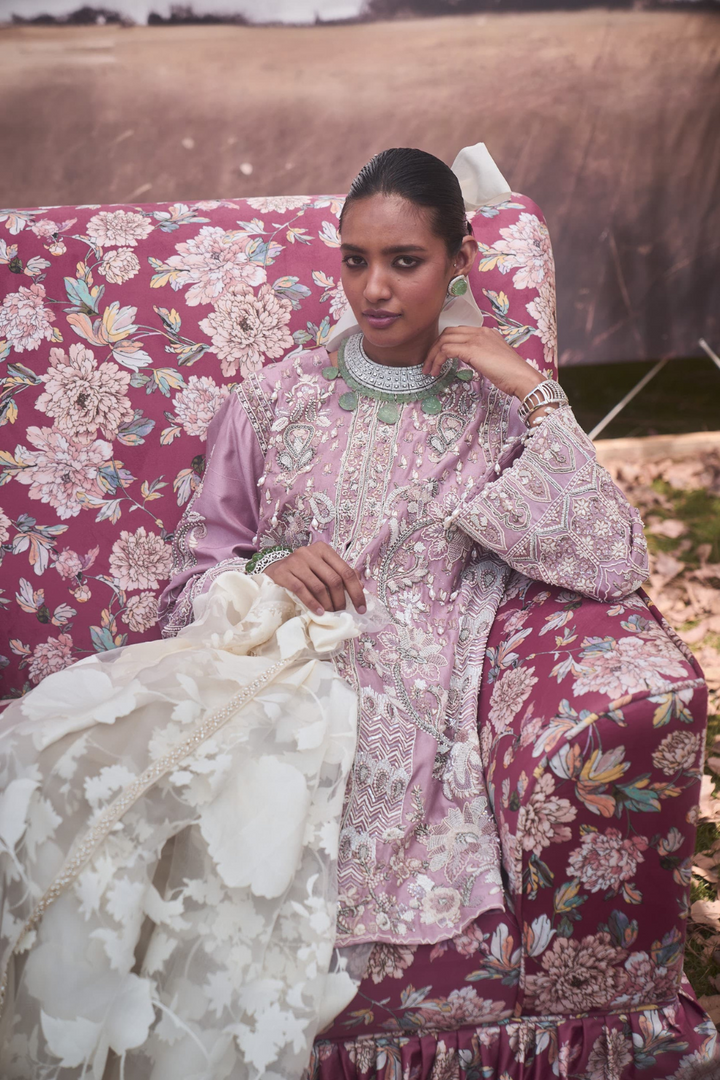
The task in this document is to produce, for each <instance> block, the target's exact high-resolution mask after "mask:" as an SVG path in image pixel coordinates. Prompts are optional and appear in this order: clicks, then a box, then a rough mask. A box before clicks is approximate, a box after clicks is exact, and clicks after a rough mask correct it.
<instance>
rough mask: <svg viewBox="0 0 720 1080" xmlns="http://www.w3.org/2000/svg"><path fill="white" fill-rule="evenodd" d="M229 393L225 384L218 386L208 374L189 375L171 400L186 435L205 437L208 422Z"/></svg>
mask: <svg viewBox="0 0 720 1080" xmlns="http://www.w3.org/2000/svg"><path fill="white" fill-rule="evenodd" d="M229 394H230V390H229V388H228V387H227V386H218V385H217V383H216V382H215V381H214V380H213V379H211V378H210V377H209V376H208V375H201V376H197V375H191V376H190V378H189V379H188V384H187V386H186V387H185V389H184V390H182V391H181V392H180V393H179V394H178V395H177V396H176V398H175V400H174V402H173V405H174V406H175V415H176V416H177V418H178V421H179V422H180V424H181V425H182V427H183V430H184V431H185V432H186V433H187V434H188V435H198V436H199V437H200V438H201V439H205V438H207V429H208V424H209V423H210V421H211V420H212V418H213V416H214V415H215V413H216V412H217V411H218V409H219V408H220V406H221V405H222V403H223V401H224V400H225V398H226V397H228V395H229Z"/></svg>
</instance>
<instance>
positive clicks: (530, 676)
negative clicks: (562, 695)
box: [490, 667, 537, 733]
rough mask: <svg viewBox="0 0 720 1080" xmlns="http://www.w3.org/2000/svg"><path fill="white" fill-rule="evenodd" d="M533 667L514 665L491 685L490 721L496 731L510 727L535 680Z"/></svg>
mask: <svg viewBox="0 0 720 1080" xmlns="http://www.w3.org/2000/svg"><path fill="white" fill-rule="evenodd" d="M534 672H535V668H534V667H528V668H525V667H516V668H511V669H510V671H506V672H505V674H504V675H503V676H502V678H500V679H499V680H498V681H497V682H496V683H495V686H494V687H493V692H492V695H491V697H490V722H491V724H492V726H493V727H494V728H495V731H496V732H498V733H499V732H500V731H502V730H504V729H505V728H508V727H510V725H511V724H512V722H513V720H514V719H515V717H516V716H517V714H518V713H519V711H520V709H521V708H522V706H523V703H524V702H525V701H526V699H527V698H528V697H529V695H530V692H531V691H532V688H533V686H534V685H535V683H536V682H537V679H536V678H535V675H534Z"/></svg>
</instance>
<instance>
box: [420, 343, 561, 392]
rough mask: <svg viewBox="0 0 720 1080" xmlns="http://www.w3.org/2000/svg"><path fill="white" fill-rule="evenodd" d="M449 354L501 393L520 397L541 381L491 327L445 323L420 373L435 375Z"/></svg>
mask: <svg viewBox="0 0 720 1080" xmlns="http://www.w3.org/2000/svg"><path fill="white" fill-rule="evenodd" d="M453 356H454V357H457V359H458V360H462V362H463V363H465V364H467V365H468V367H471V368H473V369H474V370H475V371H477V372H478V373H479V374H480V375H484V376H485V378H486V379H489V380H490V382H491V383H492V384H493V385H494V386H497V388H498V390H502V392H503V393H504V394H514V396H515V397H517V398H520V399H522V398H524V397H525V395H526V394H529V393H530V391H531V390H534V389H535V387H536V386H539V385H540V383H541V382H542V381H543V377H542V375H541V374H540V373H539V372H538V371H536V370H535V368H534V367H531V366H530V364H528V363H527V361H525V360H523V358H522V356H518V354H517V353H516V351H515V349H513V348H512V346H510V345H508V344H507V342H506V341H505V339H504V338H503V336H502V334H501V333H500V331H499V330H496V329H495V328H494V327H486V326H448V327H447V328H446V329H445V330H443V332H442V333H441V334H440V336H439V337H438V339H437V340H436V342H435V344H434V345H433V346H432V348H431V349H430V352H429V353H428V354H427V357H426V358H425V363H424V364H423V369H422V370H423V374H425V375H439V374H440V369H441V368H442V366H443V364H444V363H445V361H446V360H448V359H449V358H450V357H453Z"/></svg>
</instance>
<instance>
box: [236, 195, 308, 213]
mask: <svg viewBox="0 0 720 1080" xmlns="http://www.w3.org/2000/svg"><path fill="white" fill-rule="evenodd" d="M247 201H248V203H249V204H250V206H252V208H253V210H259V211H260V213H261V214H270V213H274V214H282V213H284V212H285V211H286V210H299V209H300V207H301V206H310V205H312V199H311V198H309V196H307V195H270V196H268V197H265V198H257V199H248V200H247Z"/></svg>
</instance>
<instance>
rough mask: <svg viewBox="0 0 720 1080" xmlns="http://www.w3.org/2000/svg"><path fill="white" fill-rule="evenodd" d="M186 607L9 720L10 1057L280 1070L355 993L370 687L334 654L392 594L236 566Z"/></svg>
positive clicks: (5, 723)
mask: <svg viewBox="0 0 720 1080" xmlns="http://www.w3.org/2000/svg"><path fill="white" fill-rule="evenodd" d="M371 599H374V598H370V597H369V598H368V601H369V602H371ZM195 616H196V618H195V621H194V622H193V623H191V624H190V625H189V626H187V627H186V628H185V629H184V630H182V631H181V632H180V633H179V634H178V636H177V637H174V638H170V639H167V640H164V641H154V642H149V643H144V644H138V645H130V646H125V647H124V648H121V649H118V650H116V651H114V652H106V653H100V654H98V655H96V656H91V657H87V658H86V659H84V660H82V661H80V662H79V663H77V664H74V665H73V666H72V667H70V668H67V669H65V670H64V671H61V672H58V673H56V674H54V675H50V676H49V677H48V678H46V679H45V680H44V681H43V682H42V683H41V684H40V685H39V686H38V687H36V688H35V689H34V690H32V691H31V692H30V693H28V694H27V695H26V696H25V697H24V698H22V699H19V700H18V701H17V702H13V703H12V704H11V705H10V706H9V707H8V708H7V710H6V711H5V714H4V716H3V717H2V718H1V719H0V792H1V794H0V864H1V866H0V869H1V872H2V879H1V880H2V923H1V927H0V948H1V950H2V951H1V954H0V956H1V963H2V973H3V983H2V993H3V997H4V1001H3V1005H2V1016H1V1018H0V1075H2V1077H3V1078H4V1080H15V1078H23V1080H26V1078H27V1080H41V1078H43V1080H45V1078H47V1080H50V1078H53V1080H56V1078H57V1080H75V1078H77V1080H80V1078H87V1080H90V1078H92V1080H109V1078H110V1077H112V1078H118V1080H150V1078H152V1080H178V1078H179V1077H182V1078H183V1080H225V1078H231V1080H236V1078H237V1080H240V1078H243V1080H244V1078H248V1080H250V1078H256V1077H265V1078H268V1080H271V1078H277V1080H279V1078H283V1080H289V1078H292V1077H300V1076H301V1074H302V1072H303V1069H304V1068H305V1066H306V1064H307V1060H308V1058H309V1055H310V1050H311V1046H312V1042H313V1039H314V1037H315V1034H316V1032H317V1031H318V1030H321V1029H322V1027H323V1026H324V1025H325V1024H326V1023H327V1022H328V1021H329V1020H331V1019H332V1018H333V1016H335V1015H336V1014H337V1012H339V1011H340V1010H341V1009H342V1008H344V1006H345V1005H346V1004H347V1003H348V1001H350V1000H351V999H352V997H353V996H354V993H355V990H356V987H357V984H358V982H359V977H360V975H361V974H362V972H361V971H355V970H354V969H352V964H348V957H349V955H350V954H351V951H348V954H347V955H341V952H342V951H340V952H339V951H338V950H335V949H334V941H335V917H336V907H337V894H336V877H337V845H338V835H339V829H340V816H341V810H342V802H343V794H344V788H345V782H346V779H347V776H348V773H349V770H350V766H351V763H352V759H353V755H354V752H355V743H356V721H357V697H356V693H355V691H354V690H353V689H351V687H350V686H349V685H348V684H347V683H346V682H345V681H344V680H343V679H342V678H341V677H340V676H339V675H338V674H337V673H336V672H335V669H334V667H333V664H332V662H331V661H330V660H329V659H328V658H329V657H330V655H331V654H332V652H333V650H334V649H335V648H336V647H337V646H338V645H339V644H340V642H341V641H343V640H344V639H346V638H349V637H356V636H358V635H359V634H360V633H361V632H362V631H363V630H364V629H371V628H372V629H375V628H376V627H377V626H378V625H380V624H381V623H382V622H384V619H383V618H382V613H381V612H380V613H379V614H378V612H377V611H376V609H375V605H374V604H372V603H371V604H370V607H369V609H368V614H367V615H364V616H362V615H359V614H357V613H356V612H355V610H354V608H352V606H351V602H350V601H348V608H347V609H346V610H345V611H341V612H326V613H325V614H324V615H322V616H315V615H313V614H312V613H311V612H310V611H309V610H308V609H307V608H306V607H305V605H303V604H301V603H300V601H298V600H296V599H295V598H294V597H293V596H292V594H291V593H289V592H287V591H286V590H285V589H283V588H281V587H279V586H277V585H275V584H274V583H273V582H272V580H271V579H270V578H269V577H267V576H266V575H264V574H257V575H245V574H243V573H240V572H237V571H228V572H227V573H225V574H223V575H222V576H221V577H219V578H218V579H217V580H216V582H215V583H214V584H213V586H212V588H211V589H210V591H209V592H208V593H207V594H206V595H204V596H201V597H199V599H198V600H197V601H196V607H195ZM361 948H362V947H361ZM353 959H354V960H355V961H357V960H358V959H362V958H358V957H357V956H354V957H353ZM331 968H333V969H334V970H333V971H332V972H331ZM351 969H352V970H351Z"/></svg>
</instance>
